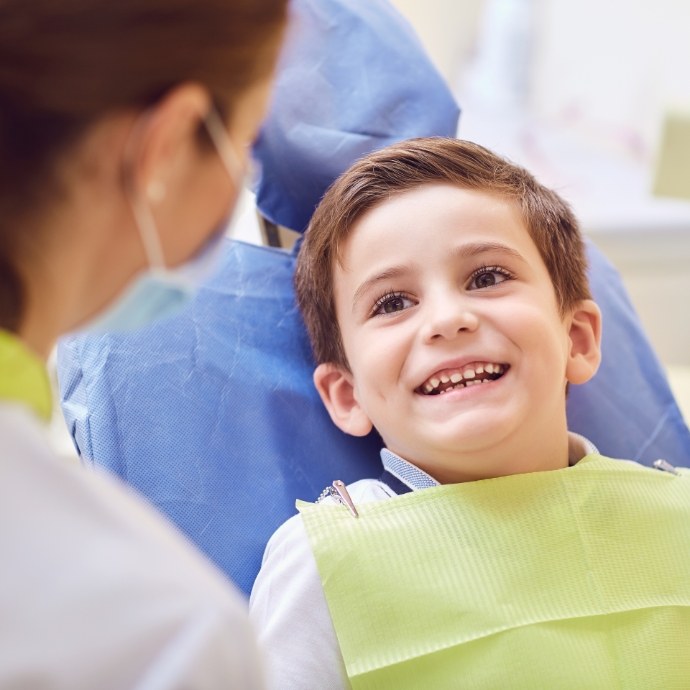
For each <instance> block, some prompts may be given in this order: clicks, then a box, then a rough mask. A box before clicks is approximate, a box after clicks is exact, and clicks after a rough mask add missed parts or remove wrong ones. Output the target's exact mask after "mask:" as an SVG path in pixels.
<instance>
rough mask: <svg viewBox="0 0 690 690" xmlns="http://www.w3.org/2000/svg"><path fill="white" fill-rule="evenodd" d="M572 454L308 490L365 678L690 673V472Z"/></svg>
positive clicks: (350, 653) (317, 550)
mask: <svg viewBox="0 0 690 690" xmlns="http://www.w3.org/2000/svg"><path fill="white" fill-rule="evenodd" d="M679 472H680V473H679V474H678V475H674V474H671V473H666V472H660V471H658V470H653V469H650V468H646V467H642V466H640V465H637V464H635V463H631V462H627V461H622V460H611V459H609V458H605V457H603V456H600V455H589V456H587V457H585V458H583V459H582V460H581V461H580V462H579V463H578V464H577V465H575V466H574V467H569V468H566V469H561V470H554V471H550V472H536V473H533V474H521V475H513V476H508V477H499V478H496V479H487V480H482V481H476V482H469V483H466V484H454V485H445V486H439V487H435V488H431V489H424V490H422V491H416V492H412V493H409V494H405V495H402V496H398V497H395V498H391V499H389V500H383V501H378V502H371V503H360V504H357V510H358V512H359V517H358V518H355V517H353V516H352V514H351V513H350V512H349V510H348V509H347V508H346V507H344V506H340V505H330V504H321V505H314V504H309V503H302V502H298V508H299V511H300V513H301V514H302V518H303V520H304V524H305V527H306V530H307V534H308V537H309V540H310V544H311V546H312V549H313V551H314V555H315V557H316V562H317V566H318V569H319V574H320V577H321V580H322V583H323V587H324V591H325V593H326V599H327V601H328V606H329V610H330V613H331V617H332V620H333V624H334V626H335V630H336V634H337V636H338V641H339V644H340V649H341V652H342V655H343V658H344V660H345V666H346V669H347V673H348V676H349V679H350V682H351V684H352V687H353V688H355V689H356V690H359V689H360V688H367V689H369V688H385V689H386V690H404V689H405V688H410V689H412V688H415V689H419V688H428V689H429V690H444V689H446V688H449V689H450V688H453V689H455V688H499V689H504V688H525V689H526V690H535V689H541V688H545V689H549V690H553V689H558V688H568V689H570V688H578V689H587V690H592V689H601V690H613V689H616V688H640V689H642V688H644V689H645V690H648V689H649V688H660V689H663V690H673V689H676V688H677V689H681V688H683V689H688V688H690V472H689V471H686V470H680V471H679Z"/></svg>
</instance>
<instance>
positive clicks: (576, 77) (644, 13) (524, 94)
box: [392, 0, 690, 396]
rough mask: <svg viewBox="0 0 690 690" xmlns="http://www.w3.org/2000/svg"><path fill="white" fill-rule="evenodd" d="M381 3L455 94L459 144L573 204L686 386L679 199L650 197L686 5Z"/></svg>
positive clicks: (688, 321) (687, 29)
mask: <svg viewBox="0 0 690 690" xmlns="http://www.w3.org/2000/svg"><path fill="white" fill-rule="evenodd" d="M392 2H393V4H394V5H395V6H397V7H398V9H399V10H400V11H401V12H402V13H403V14H404V15H405V16H406V17H407V18H408V19H409V21H410V22H411V23H412V24H413V26H414V27H415V28H416V30H417V32H418V34H419V36H420V38H421V40H422V42H423V43H424V44H425V46H426V48H427V50H428V52H429V54H430V56H431V57H432V59H433V60H434V62H435V63H436V65H437V66H438V67H439V69H440V70H441V72H442V73H443V74H444V75H445V77H446V79H447V80H448V82H449V84H450V86H451V88H452V89H453V91H454V92H455V93H456V95H457V97H458V101H459V103H460V105H461V107H462V108H463V113H462V116H461V120H460V129H459V136H461V137H464V138H468V139H473V140H475V141H478V142H479V143H483V144H485V145H487V146H489V147H490V148H493V149H495V150H498V151H499V152H501V153H503V154H504V155H508V156H509V157H510V158H512V159H513V160H516V161H517V162H519V163H522V164H523V165H525V166H527V167H528V168H530V170H532V172H534V173H535V174H536V175H537V177H538V178H539V179H540V180H541V181H543V182H544V183H546V184H549V185H550V186H553V187H554V188H556V189H557V190H558V191H559V193H561V195H562V196H564V197H565V198H566V199H568V200H569V201H570V202H571V203H572V205H573V207H574V209H575V211H576V213H577V214H578V216H579V218H580V220H581V222H582V224H583V228H584V230H585V231H586V232H587V233H588V234H589V235H590V236H591V237H592V238H593V240H594V241H595V243H596V244H598V245H599V247H600V248H601V249H602V250H603V251H604V252H605V253H606V254H607V255H608V256H609V258H610V259H611V260H612V261H613V262H614V264H615V265H616V266H617V267H618V269H619V270H620V271H621V274H622V276H623V279H624V281H625V283H626V285H627V287H628V290H629V292H630V295H631V297H632V299H633V302H634V304H635V306H636V308H637V309H638V311H639V313H640V317H641V318H642V321H643V323H644V325H645V327H646V329H647V332H648V333H649V336H650V339H651V340H652V343H653V345H654V347H655V349H656V350H657V352H658V353H659V355H660V357H661V358H662V360H663V361H664V363H665V364H666V365H667V366H669V367H670V368H671V369H672V370H673V373H674V375H675V380H676V382H678V381H680V380H683V381H684V385H685V387H686V390H687V391H690V270H688V266H690V201H683V200H677V199H668V198H659V197H654V196H653V195H652V191H651V190H652V187H653V181H654V174H655V169H656V165H657V159H658V152H659V144H660V140H661V136H662V132H663V123H664V118H665V115H666V113H667V112H668V111H670V110H680V111H684V112H687V113H689V114H690V71H689V70H688V66H690V40H688V36H689V35H690V2H687V0H655V2H653V3H631V2H624V1H623V0H607V2H601V1H600V0H579V1H578V2H572V1H571V0H424V1H423V2H422V1H421V0H392ZM688 121H689V125H688V126H690V115H689V116H688ZM680 174H682V175H687V176H688V180H689V181H690V159H688V160H687V165H686V166H685V169H684V170H683V171H681V173H680ZM689 184H690V182H689ZM686 390H683V391H680V394H681V395H683V396H688V395H689V393H688V392H686Z"/></svg>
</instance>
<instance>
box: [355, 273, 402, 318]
mask: <svg viewBox="0 0 690 690" xmlns="http://www.w3.org/2000/svg"><path fill="white" fill-rule="evenodd" d="M407 271H409V266H405V265H400V266H391V267H390V268H387V269H386V270H385V271H381V273H377V274H376V275H373V276H371V278H367V279H366V280H365V281H364V282H363V283H361V284H360V285H359V286H358V287H357V289H356V290H355V294H354V295H353V296H352V306H353V308H354V307H355V306H356V304H357V302H358V301H359V300H360V299H361V298H362V295H364V293H366V292H367V290H369V289H370V288H371V287H372V285H376V283H380V282H381V281H383V280H391V279H392V278H398V277H399V276H401V275H403V274H404V273H406V272H407Z"/></svg>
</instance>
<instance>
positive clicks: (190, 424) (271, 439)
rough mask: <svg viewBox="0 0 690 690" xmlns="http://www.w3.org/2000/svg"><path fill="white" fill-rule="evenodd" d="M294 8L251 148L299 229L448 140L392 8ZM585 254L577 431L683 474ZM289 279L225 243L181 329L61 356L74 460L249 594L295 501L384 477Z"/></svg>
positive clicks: (422, 66) (603, 267)
mask: <svg viewBox="0 0 690 690" xmlns="http://www.w3.org/2000/svg"><path fill="white" fill-rule="evenodd" d="M293 7H294V11H295V12H296V14H297V19H298V23H299V27H300V28H299V30H296V33H295V36H296V37H297V38H298V39H299V40H298V41H297V42H295V39H294V38H293V40H292V41H291V43H290V45H289V47H288V51H287V52H286V54H285V56H284V59H283V63H282V67H281V71H280V74H279V83H278V89H277V92H276V97H275V104H274V108H273V110H272V112H271V115H270V117H269V119H268V122H267V125H266V127H265V129H264V131H263V133H262V136H261V138H260V140H259V142H258V144H257V148H256V152H257V156H258V157H259V159H260V160H261V162H262V164H263V169H262V173H261V177H260V178H259V185H258V191H257V194H258V200H259V206H260V208H261V210H262V212H263V213H264V215H266V216H267V217H269V218H270V219H271V220H273V221H275V222H277V223H279V224H282V225H286V226H288V227H292V228H295V229H302V228H303V227H304V225H305V224H306V222H307V220H308V218H309V215H310V214H311V211H312V209H313V208H314V206H315V204H316V203H317V202H318V199H319V198H320V196H321V194H322V193H323V190H324V189H325V187H326V186H327V185H328V184H329V183H330V182H331V181H332V179H333V178H334V177H335V176H336V175H338V174H339V173H340V172H342V171H343V170H344V169H345V168H346V167H347V166H348V165H349V164H350V163H351V162H352V161H353V160H354V158H356V157H357V156H358V155H360V154H361V153H364V152H365V151H368V150H371V149H374V148H379V147H380V146H383V145H385V144H387V143H389V142H392V141H394V140H397V139H402V138H406V137H409V136H425V135H433V134H438V135H444V136H453V135H454V134H455V131H456V127H457V116H458V109H457V107H456V105H455V104H454V102H453V99H452V98H451V96H450V94H449V92H448V90H447V88H446V87H445V85H444V84H443V82H442V80H441V79H440V77H439V76H438V74H437V73H436V71H435V70H434V69H433V67H432V66H431V65H430V63H429V62H428V60H427V58H426V57H425V56H424V54H423V51H422V50H421V48H420V46H419V44H418V43H417V42H416V39H415V38H414V36H412V34H411V33H410V31H409V27H407V25H406V24H405V23H404V22H403V21H402V20H401V19H400V18H399V17H398V15H397V14H395V13H394V12H393V10H392V9H391V8H390V6H389V5H388V4H387V3H386V2H377V1H376V0H318V1H317V0H303V1H302V2H296V3H294V4H293ZM305 32H306V33H305ZM312 44H313V45H316V46H318V47H319V48H318V50H316V51H314V50H313V49H312V47H311V46H312ZM320 51H323V54H321V52H320ZM316 57H319V60H317V59H316ZM353 80H354V81H353ZM305 87H306V89H307V93H306V95H305ZM321 100H322V101H323V102H320V101H321ZM329 104H331V105H332V104H336V106H337V107H336V106H333V107H329ZM358 112H359V117H357V113H358ZM319 123H320V124H319ZM589 251H590V260H591V279H592V283H593V289H594V293H595V297H596V298H597V300H598V301H599V303H600V306H601V307H602V310H603V312H604V320H605V327H604V343H603V347H604V364H603V366H602V368H601V370H600V372H599V374H597V376H596V377H595V379H594V380H593V381H591V382H590V383H588V384H586V385H584V386H581V387H574V388H573V390H572V391H571V395H570V398H569V402H568V415H569V421H570V424H571V428H573V429H574V430H576V431H579V432H581V433H584V434H585V435H586V436H589V437H590V438H591V439H592V440H593V441H594V442H595V443H596V444H598V446H599V447H600V449H601V451H602V452H604V453H606V454H609V455H612V456H618V457H628V458H633V459H637V460H640V461H641V462H644V463H651V462H652V461H653V460H655V459H656V458H657V457H665V458H667V459H668V460H669V461H671V462H673V463H675V464H679V465H690V432H688V429H687V427H686V426H685V424H684V422H683V420H682V418H681V415H680V412H679V410H678V408H677V406H676V404H675V402H674V399H673V396H672V394H671V391H670V389H669V387H668V384H667V383H666V380H665V378H664V375H663V372H662V370H661V367H660V366H659V363H658V361H657V359H656V357H655V355H654V353H653V351H652V349H651V348H650V346H649V343H648V341H647V339H646V338H645V336H644V333H643V330H642V328H641V325H640V323H639V320H638V319H637V317H636V315H635V313H634V310H633V309H632V307H631V305H630V303H629V301H628V299H627V297H626V295H625V290H624V288H623V286H622V283H621V281H620V278H619V276H618V275H617V273H616V272H615V270H614V269H613V268H612V267H611V265H610V264H609V263H608V262H607V261H606V259H605V258H604V257H603V256H602V255H601V253H600V252H598V251H597V250H596V249H595V248H594V247H591V246H590V247H589ZM293 267H294V256H293V255H292V254H291V253H290V252H286V251H283V250H277V249H269V248H265V247H257V246H252V245H247V244H243V243H239V242H234V243H233V242H230V241H228V243H227V249H226V251H225V254H224V256H223V258H222V262H221V265H220V267H219V270H218V272H217V273H216V275H215V276H214V277H213V278H212V279H211V280H210V281H209V282H208V284H207V285H206V286H205V287H204V288H202V290H201V291H200V293H199V295H198V296H197V298H196V299H195V301H194V302H193V303H192V305H191V306H190V308H189V309H188V310H186V311H185V312H184V313H183V314H181V315H179V316H177V317H175V318H172V319H169V320H167V321H164V322H162V323H160V324H157V325H155V326H153V327H151V328H148V329H145V330H142V331H139V332H136V333H132V334H127V335H105V336H78V337H71V338H67V339H65V340H64V341H63V342H62V343H61V345H60V348H59V353H58V375H59V381H60V388H61V396H62V405H63V411H64V414H65V418H66V420H67V424H68V426H69V429H70V432H71V434H72V436H73V438H74V441H75V444H76V446H77V449H78V451H79V453H80V454H81V457H82V458H83V459H84V460H85V461H86V462H90V463H95V464H97V465H99V466H102V467H105V468H107V469H109V470H110V471H112V472H114V473H115V474H116V475H118V476H119V477H121V478H122V479H123V480H124V481H126V482H127V483H128V484H130V485H131V486H133V487H134V488H135V489H137V490H138V491H140V492H141V493H142V494H143V495H144V496H146V497H147V498H148V499H149V500H150V501H151V502H152V503H153V504H154V505H156V506H157V507H158V508H159V509H160V510H161V511H162V512H163V513H164V514H166V515H168V516H169V517H170V519H171V520H172V521H173V522H174V523H176V524H177V525H178V526H179V527H180V529H181V530H182V531H183V532H184V533H186V534H187V535H188V536H189V537H190V539H191V540H192V541H194V542H195V543H196V544H197V545H198V546H199V547H200V548H201V549H202V550H203V551H204V552H206V554H207V555H208V556H209V557H210V558H211V559H212V560H213V561H215V562H216V563H217V564H218V565H219V566H220V568H222V569H223V570H224V571H225V572H226V573H227V574H228V575H229V576H230V577H231V578H232V579H233V580H235V582H236V583H237V584H238V585H239V586H240V587H241V588H242V589H243V590H244V591H245V592H248V591H249V590H250V588H251V586H252V583H253V581H254V577H255V576H256V573H257V571H258V569H259V566H260V562H261V557H262V553H263V548H264V546H265V543H266V541H267V540H268V538H269V537H270V535H271V534H272V532H273V531H274V530H275V529H276V528H277V527H278V525H280V524H281V523H282V522H283V521H284V520H285V519H287V518H288V517H289V516H291V515H292V514H293V513H294V501H295V499H296V498H304V499H309V500H311V499H314V498H316V496H317V495H318V494H319V493H320V492H321V490H322V489H323V488H324V487H325V486H326V485H327V484H329V483H330V482H331V481H332V480H334V479H336V478H339V479H343V480H344V481H346V482H349V481H354V480H356V479H358V478H361V477H365V476H372V475H373V476H378V474H379V473H380V468H379V460H378V451H379V440H378V438H377V437H376V435H375V434H373V435H371V436H369V437H367V438H364V439H358V438H353V437H349V436H345V435H344V434H342V433H341V432H340V431H338V430H337V429H336V428H335V427H334V426H333V425H332V424H331V422H330V419H329V418H328V416H327V414H326V412H325V410H324V409H323V407H322V405H321V402H320V400H319V399H318V396H317V394H316V391H315V390H314V388H313V385H312V380H311V373H312V370H313V362H312V358H311V352H310V348H309V344H308V341H307V338H306V335H305V332H304V329H303V325H302V322H301V320H300V317H299V314H298V313H297V311H296V308H295V305H294V300H293V292H292V274H293Z"/></svg>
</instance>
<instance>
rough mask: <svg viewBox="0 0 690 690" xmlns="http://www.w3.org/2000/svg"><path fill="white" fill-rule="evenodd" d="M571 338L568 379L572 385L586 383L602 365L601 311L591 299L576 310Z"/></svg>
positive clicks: (571, 327) (572, 316)
mask: <svg viewBox="0 0 690 690" xmlns="http://www.w3.org/2000/svg"><path fill="white" fill-rule="evenodd" d="M569 338H570V351H569V353H568V364H567V367H566V378H567V379H568V381H569V382H570V383H586V382H587V381H589V380H590V379H591V378H592V376H594V374H596V373H597V369H598V368H599V364H600V363H601V311H600V309H599V307H598V306H597V305H596V303H595V302H594V301H592V300H591V299H585V300H582V301H581V302H579V303H578V305H577V306H576V307H575V308H574V310H573V312H572V314H571V316H570V331H569Z"/></svg>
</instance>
